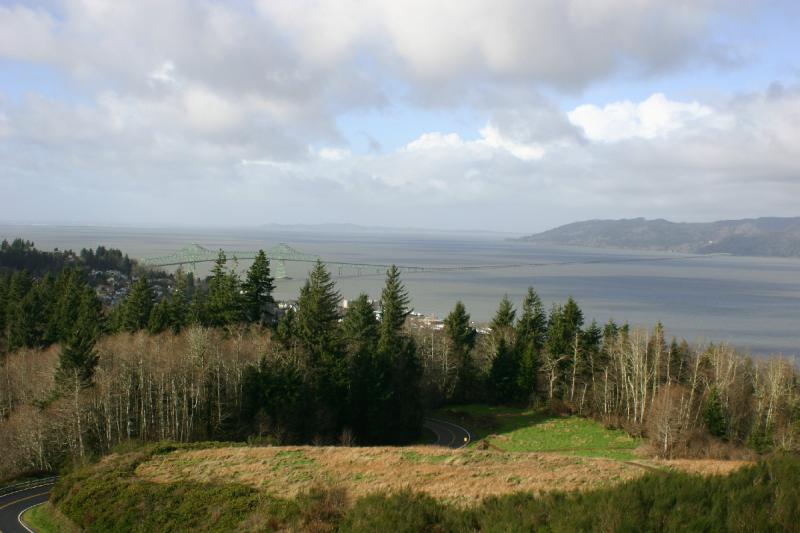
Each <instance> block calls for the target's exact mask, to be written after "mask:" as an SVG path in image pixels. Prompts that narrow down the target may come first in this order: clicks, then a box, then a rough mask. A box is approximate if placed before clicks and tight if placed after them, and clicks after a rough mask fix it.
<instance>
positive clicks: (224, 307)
mask: <svg viewBox="0 0 800 533" xmlns="http://www.w3.org/2000/svg"><path fill="white" fill-rule="evenodd" d="M239 285H240V283H239V276H238V275H237V274H236V272H235V271H232V270H231V271H229V270H228V267H227V258H226V257H225V252H223V251H222V250H220V251H219V256H218V257H217V260H216V261H215V262H214V266H213V267H212V269H211V277H210V278H209V280H208V297H207V300H206V309H205V315H206V316H205V320H206V323H207V324H208V325H210V326H226V325H229V324H233V323H236V322H238V321H239V320H240V319H241V312H242V306H241V294H240V292H239Z"/></svg>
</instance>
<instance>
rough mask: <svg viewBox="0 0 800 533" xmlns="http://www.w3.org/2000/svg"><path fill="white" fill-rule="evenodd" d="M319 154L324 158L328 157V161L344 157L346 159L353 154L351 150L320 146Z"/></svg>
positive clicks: (339, 159)
mask: <svg viewBox="0 0 800 533" xmlns="http://www.w3.org/2000/svg"><path fill="white" fill-rule="evenodd" d="M318 154H319V156H320V157H321V158H322V159H326V160H328V161H341V160H342V159H346V158H348V157H350V155H351V153H350V150H347V149H344V148H330V147H329V148H320V150H319V152H318Z"/></svg>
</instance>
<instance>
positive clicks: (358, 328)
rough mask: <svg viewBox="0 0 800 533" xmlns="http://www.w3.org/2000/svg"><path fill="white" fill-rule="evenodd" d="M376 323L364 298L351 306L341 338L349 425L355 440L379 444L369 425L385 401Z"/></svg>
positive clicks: (367, 301) (343, 321)
mask: <svg viewBox="0 0 800 533" xmlns="http://www.w3.org/2000/svg"><path fill="white" fill-rule="evenodd" d="M378 325H379V324H378V320H377V319H376V318H375V311H374V310H373V308H372V304H371V303H370V302H369V299H368V298H367V295H366V294H361V295H359V297H358V298H357V299H356V300H355V301H354V302H353V303H352V305H351V306H350V307H349V309H348V310H347V313H346V314H345V316H344V319H343V320H342V324H341V328H342V338H343V340H344V342H345V344H346V346H347V353H348V367H349V368H348V376H349V383H350V387H349V397H348V405H349V408H350V409H349V412H350V421H351V424H352V428H353V432H354V434H355V437H356V440H357V441H358V442H361V443H365V444H366V443H372V442H375V441H377V440H378V438H377V437H376V435H375V433H374V428H373V427H372V424H373V423H374V422H375V421H376V420H378V419H379V418H378V417H380V416H381V414H382V413H381V412H380V407H381V405H382V404H383V401H382V400H384V399H385V398H384V397H383V394H384V391H383V390H382V387H381V386H382V384H384V383H385V379H386V377H387V376H385V375H384V374H383V371H384V370H385V369H383V368H381V367H380V365H379V361H380V356H379V354H378Z"/></svg>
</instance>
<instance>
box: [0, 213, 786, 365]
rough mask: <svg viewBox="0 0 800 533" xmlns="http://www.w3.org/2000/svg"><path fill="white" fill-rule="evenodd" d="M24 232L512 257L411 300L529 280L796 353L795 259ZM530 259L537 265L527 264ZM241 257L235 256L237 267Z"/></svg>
mask: <svg viewBox="0 0 800 533" xmlns="http://www.w3.org/2000/svg"><path fill="white" fill-rule="evenodd" d="M13 237H23V238H26V239H30V240H33V241H34V242H35V243H36V245H37V247H39V248H40V249H52V248H55V247H58V248H61V249H68V248H72V249H75V250H77V249H80V248H81V247H90V246H91V247H95V246H97V245H99V244H103V245H106V246H111V247H115V248H121V249H122V250H124V251H126V252H127V253H128V254H129V255H131V256H132V257H136V258H142V257H148V256H159V255H165V254H167V253H170V252H172V251H174V250H177V249H179V248H181V247H182V246H185V245H187V244H189V243H198V244H200V245H202V246H204V247H206V248H209V249H212V250H215V249H218V248H224V249H228V250H256V249H258V248H265V249H266V248H269V247H271V246H274V245H275V244H277V243H279V242H286V243H288V244H289V245H291V246H292V247H293V248H296V249H297V250H299V251H301V252H304V253H307V254H311V255H315V256H320V257H322V258H323V259H324V260H328V261H341V262H353V263H377V264H391V263H396V264H399V265H413V266H429V267H456V266H460V267H463V266H480V265H519V264H526V266H515V267H509V268H496V269H485V270H465V271H447V272H418V273H406V274H404V281H405V283H406V286H407V288H408V290H409V293H410V295H411V297H412V302H413V307H414V308H415V310H416V311H419V312H422V313H425V314H436V315H438V316H440V317H441V316H444V315H445V314H446V313H447V312H448V311H449V310H450V309H452V307H453V305H454V304H455V302H456V301H457V300H462V301H463V302H464V303H465V305H466V306H467V310H468V311H469V312H470V313H471V315H472V318H473V319H474V320H476V321H485V320H488V319H489V318H490V317H491V315H492V314H493V313H494V311H495V309H496V307H497V304H498V302H499V300H500V298H502V296H503V295H504V294H508V296H509V297H510V298H511V299H512V301H514V302H515V303H516V304H517V305H519V303H520V302H521V300H522V298H523V296H524V294H525V292H526V290H527V287H528V286H533V287H534V288H535V289H536V290H537V292H538V293H539V294H540V295H541V297H542V299H543V300H544V302H545V305H546V306H548V307H549V306H550V305H551V304H552V303H554V302H561V301H564V300H565V299H566V298H567V297H568V296H573V297H574V298H575V299H576V300H577V301H578V303H579V305H580V306H581V308H582V309H583V311H584V314H585V316H586V317H587V321H588V320H591V319H596V320H597V321H598V322H600V323H603V322H605V321H607V320H608V319H609V318H613V319H615V320H616V321H618V322H629V323H631V324H632V325H645V326H651V325H653V324H654V323H655V322H656V321H659V320H660V321H661V322H662V323H663V324H664V325H665V327H666V328H667V332H668V334H670V335H675V336H677V337H679V338H681V337H682V338H686V339H687V340H689V341H692V342H708V341H714V342H730V343H732V344H735V345H736V346H738V347H740V348H741V349H743V350H745V351H751V352H753V353H754V354H770V353H782V354H784V355H788V356H794V355H798V354H800V260H796V259H777V258H754V257H732V256H704V257H700V256H691V255H684V254H673V253H661V252H638V251H635V252H634V251H622V250H598V249H586V248H574V247H556V246H542V245H533V244H529V243H519V242H511V241H508V240H506V236H504V235H493V234H480V235H477V236H476V235H469V234H462V233H422V232H405V233H403V232H385V233H346V232H345V233H329V232H323V231H318V230H314V231H286V230H276V229H252V228H248V229H224V230H223V229H213V230H203V229H184V228H179V229H142V228H128V227H122V228H116V227H115V228H105V227H84V226H81V227H78V226H72V227H60V226H7V225H6V226H0V238H9V239H10V238H13ZM531 263H535V264H537V265H536V266H532V265H530V264H531ZM247 266H248V264H247V262H245V261H243V262H242V263H241V265H240V268H242V269H244V268H246V267H247ZM287 269H288V273H289V275H290V276H291V278H292V279H287V280H280V281H278V284H277V294H276V296H277V297H278V298H280V299H292V298H296V296H297V293H298V291H299V288H300V285H301V284H302V282H303V278H304V276H305V273H306V271H307V265H306V264H304V263H287ZM332 271H333V273H334V277H335V278H336V279H337V285H338V288H339V290H340V292H341V293H342V296H343V297H344V298H354V297H356V296H357V295H358V294H359V292H365V293H367V294H368V295H369V296H370V297H372V298H377V297H379V295H380V289H381V287H382V284H383V275H382V274H376V273H375V269H362V270H361V276H356V275H355V274H356V273H357V272H356V271H355V270H353V269H348V268H344V269H342V272H341V277H339V276H340V273H339V269H338V268H332Z"/></svg>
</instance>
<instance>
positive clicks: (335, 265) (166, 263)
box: [140, 242, 721, 279]
mask: <svg viewBox="0 0 800 533" xmlns="http://www.w3.org/2000/svg"><path fill="white" fill-rule="evenodd" d="M221 251H223V252H225V256H226V257H227V258H229V259H231V260H233V261H237V260H239V259H255V257H256V255H257V254H258V252H253V251H229V250H221ZM219 252H220V250H210V249H208V248H204V247H202V246H200V245H199V244H196V243H195V244H191V245H189V246H184V247H183V248H181V249H180V250H178V251H176V252H173V253H171V254H169V255H162V256H159V257H148V258H145V259H141V260H140V262H141V264H143V265H144V266H150V267H170V266H178V267H182V268H185V269H186V270H190V271H192V272H194V271H195V270H196V268H197V264H198V263H211V262H214V261H216V260H217V257H218V256H219ZM264 253H265V254H266V255H267V258H268V259H269V260H270V264H271V267H272V273H273V275H274V276H275V278H276V279H287V278H288V275H287V273H286V263H316V262H317V261H321V262H322V263H325V265H327V266H328V268H330V269H331V271H332V272H334V273H338V275H339V277H360V276H375V275H383V274H385V273H386V269H388V268H389V267H390V266H392V265H384V264H378V263H353V262H345V261H329V260H326V259H322V258H321V257H319V256H316V255H311V254H307V253H304V252H301V251H299V250H295V249H294V248H292V247H291V246H289V245H288V244H286V243H283V242H282V243H280V244H278V245H276V246H273V247H272V248H268V249H266V250H264ZM716 255H721V254H707V255H675V256H670V257H623V258H600V259H582V260H575V261H556V262H550V263H541V262H530V263H502V264H488V265H486V264H484V265H481V264H472V265H452V266H419V265H394V266H396V267H397V268H398V269H399V270H400V271H401V272H403V273H404V274H415V273H420V272H463V271H471V270H499V269H508V268H536V267H548V266H568V265H587V264H608V263H637V262H660V261H676V260H688V259H702V258H708V257H714V256H716ZM343 274H344V276H343Z"/></svg>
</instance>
